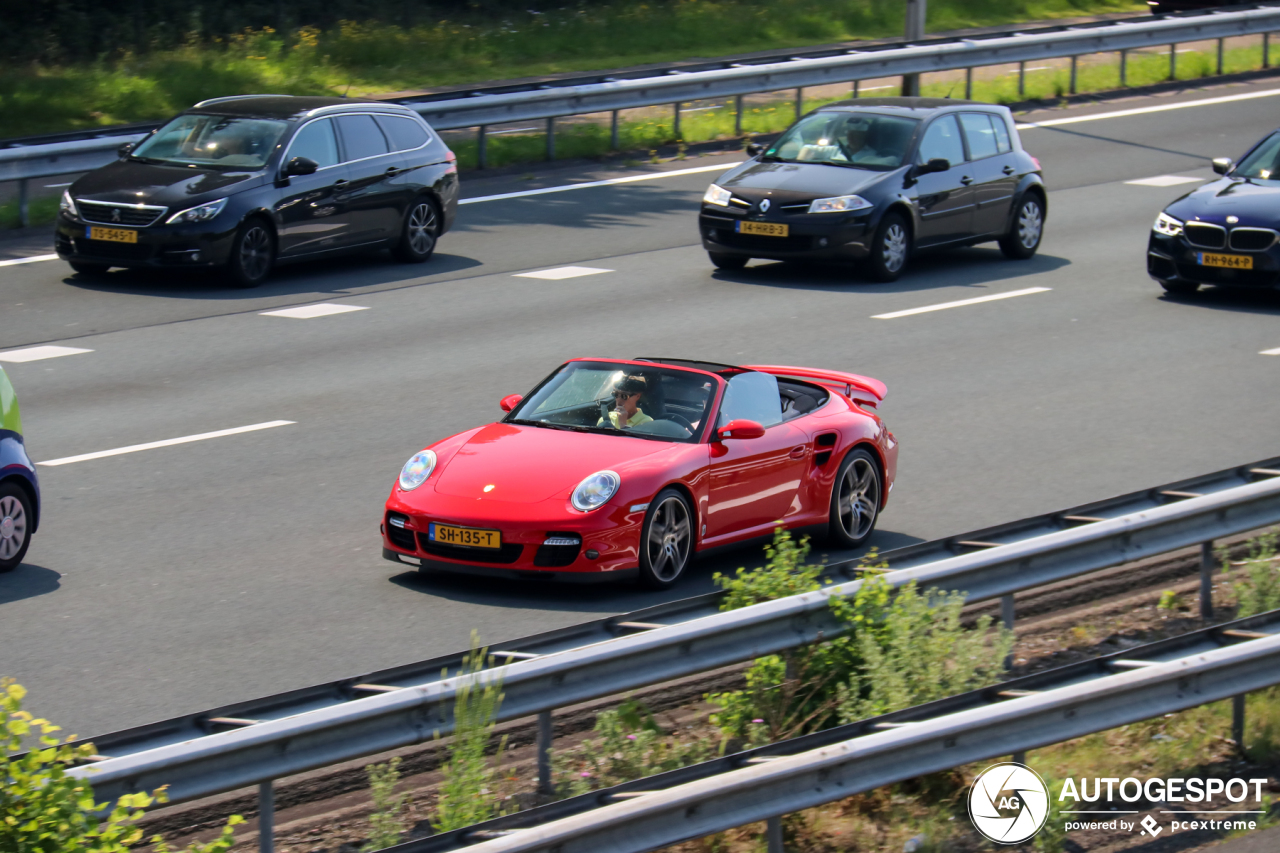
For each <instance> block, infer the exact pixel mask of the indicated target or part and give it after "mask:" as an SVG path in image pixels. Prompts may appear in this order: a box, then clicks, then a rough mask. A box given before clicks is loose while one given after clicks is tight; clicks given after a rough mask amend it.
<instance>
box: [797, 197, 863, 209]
mask: <svg viewBox="0 0 1280 853" xmlns="http://www.w3.org/2000/svg"><path fill="white" fill-rule="evenodd" d="M871 206H872V205H871V202H869V201H867V200H866V199H865V198H863V197H862V196H860V195H838V196H835V197H834V198H816V199H814V200H813V202H812V203H811V204H810V205H809V212H810V213H851V212H853V211H855V210H867V209H869V208H870V207H871Z"/></svg>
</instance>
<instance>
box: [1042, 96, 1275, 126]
mask: <svg viewBox="0 0 1280 853" xmlns="http://www.w3.org/2000/svg"><path fill="white" fill-rule="evenodd" d="M1276 95H1280V89H1266V90H1264V91H1261V92H1245V93H1244V94H1241V95H1223V96H1222V97H1221V98H1201V99H1199V100H1197V101H1183V102H1182V103H1179V104H1161V105H1159V106H1157V107H1136V108H1134V109H1132V110H1113V111H1112V112H1109V113H1095V114H1093V115H1089V116H1070V117H1068V118H1051V119H1046V120H1045V121H1029V122H1019V123H1018V125H1017V127H1018V130H1030V129H1031V128H1033V127H1057V126H1058V125H1060V124H1078V123H1079V122H1082V121H1099V120H1101V119H1104V118H1124V117H1125V116H1140V115H1146V114H1147V113H1163V112H1167V111H1168V110H1185V109H1188V108H1190V107H1208V106H1213V105H1214V104H1230V103H1232V102H1234V101H1249V100H1253V99H1254V98H1273V97H1275V96H1276Z"/></svg>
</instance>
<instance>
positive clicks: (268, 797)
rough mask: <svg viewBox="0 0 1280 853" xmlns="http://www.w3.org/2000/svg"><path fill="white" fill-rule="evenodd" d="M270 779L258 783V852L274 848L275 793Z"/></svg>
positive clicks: (266, 851)
mask: <svg viewBox="0 0 1280 853" xmlns="http://www.w3.org/2000/svg"><path fill="white" fill-rule="evenodd" d="M271 786H272V780H270V779H268V780H267V781H265V782H260V783H258V853H272V851H274V850H275V849H276V795H275V791H274V790H273V789H272V787H271Z"/></svg>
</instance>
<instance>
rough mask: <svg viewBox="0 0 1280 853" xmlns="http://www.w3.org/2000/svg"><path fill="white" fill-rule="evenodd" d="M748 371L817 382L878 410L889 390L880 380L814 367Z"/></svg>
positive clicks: (775, 366)
mask: <svg viewBox="0 0 1280 853" xmlns="http://www.w3.org/2000/svg"><path fill="white" fill-rule="evenodd" d="M742 367H743V368H744V369H746V370H759V371H760V372H761V373H772V374H773V375H774V376H794V377H795V378H796V379H805V380H808V381H810V382H815V383H817V384H818V385H821V386H823V387H824V388H829V389H831V390H832V391H835V392H836V393H838V394H843V395H845V396H846V397H848V398H849V399H850V400H853V401H854V402H855V403H858V404H859V405H865V406H870V407H871V408H873V409H874V408H876V407H877V406H878V405H879V404H880V401H881V400H883V399H884V398H885V395H886V394H887V393H888V388H886V387H885V384H884V383H883V382H881V381H880V380H879V379H872V378H871V377H870V376H859V375H858V374H856V373H844V372H842V371H839V370H818V369H817V368H813V367H786V366H783V365H778V364H744V365H742Z"/></svg>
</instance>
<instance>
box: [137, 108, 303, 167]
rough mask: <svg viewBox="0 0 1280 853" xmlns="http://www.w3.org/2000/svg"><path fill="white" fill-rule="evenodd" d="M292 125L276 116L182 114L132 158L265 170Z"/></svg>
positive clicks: (182, 164) (139, 148) (147, 140)
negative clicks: (263, 117) (270, 117)
mask: <svg viewBox="0 0 1280 853" xmlns="http://www.w3.org/2000/svg"><path fill="white" fill-rule="evenodd" d="M288 126H289V124H288V122H284V121H274V120H272V119H262V118H236V117H233V116H211V115H196V114H188V115H180V116H178V117H177V118H175V119H174V120H173V121H171V122H169V123H168V124H166V125H165V126H164V127H162V128H160V129H159V130H158V131H156V133H155V135H154V136H152V137H150V138H149V139H146V140H144V141H143V143H142V144H141V145H139V146H138V147H137V148H136V149H134V151H133V152H132V153H131V154H130V157H132V158H133V159H135V160H146V161H150V162H157V163H168V164H172V165H175V166H212V167H213V168H215V169H261V168H262V167H263V166H264V165H266V162H267V159H268V158H269V157H270V156H271V152H272V151H274V150H275V147H276V143H277V142H278V141H279V140H280V137H281V136H282V135H283V134H284V132H285V129H286V128H288Z"/></svg>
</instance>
